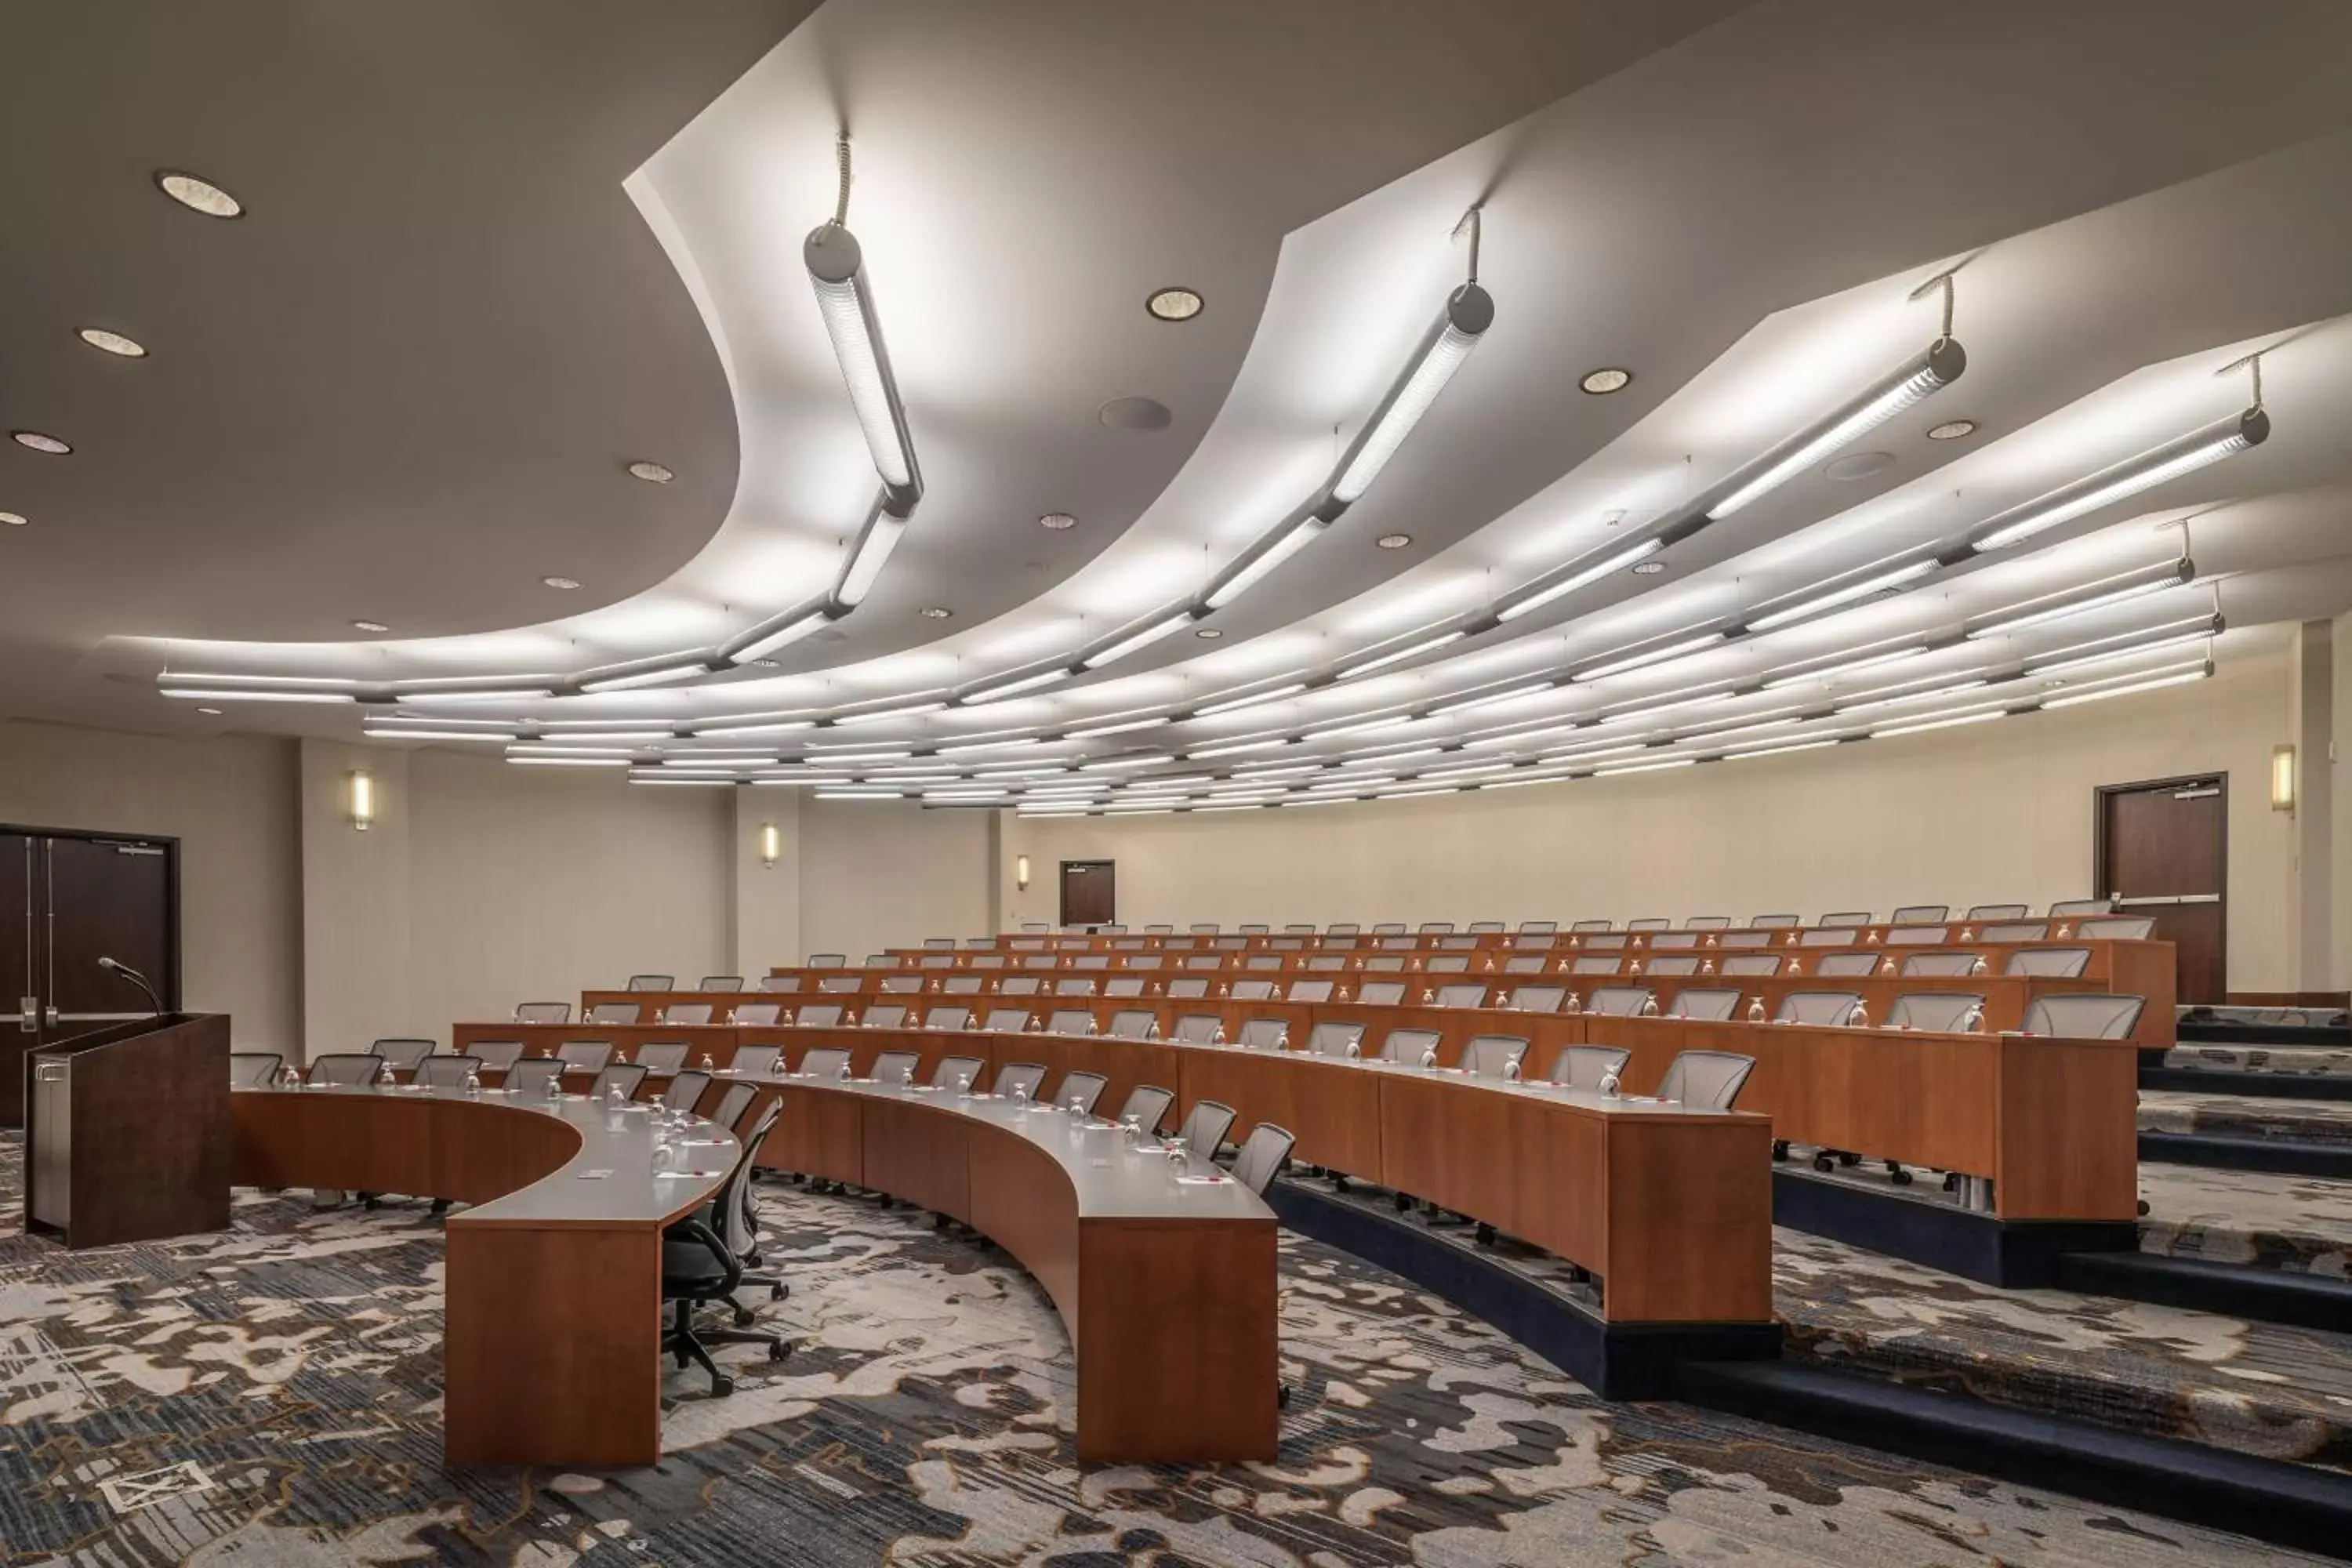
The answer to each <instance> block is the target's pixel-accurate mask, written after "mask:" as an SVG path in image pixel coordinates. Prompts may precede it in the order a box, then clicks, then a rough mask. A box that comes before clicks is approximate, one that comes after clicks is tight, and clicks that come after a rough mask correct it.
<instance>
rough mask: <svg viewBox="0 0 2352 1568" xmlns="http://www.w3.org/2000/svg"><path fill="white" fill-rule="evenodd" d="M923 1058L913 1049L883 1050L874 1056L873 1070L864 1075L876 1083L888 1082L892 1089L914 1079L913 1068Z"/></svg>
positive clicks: (920, 1063) (918, 1064) (919, 1063)
mask: <svg viewBox="0 0 2352 1568" xmlns="http://www.w3.org/2000/svg"><path fill="white" fill-rule="evenodd" d="M922 1062H923V1058H921V1057H919V1056H917V1055H916V1054H915V1053H914V1052H913V1051H883V1052H881V1053H879V1054H878V1055H877V1056H876V1057H875V1058H874V1070H873V1071H872V1072H870V1073H868V1074H867V1075H866V1076H867V1077H868V1078H871V1079H873V1080H874V1081H875V1082H876V1083H884V1084H888V1085H889V1086H890V1087H892V1088H893V1089H895V1088H897V1087H898V1085H900V1084H902V1083H909V1084H910V1083H912V1082H914V1081H915V1069H916V1068H919V1067H920V1066H921V1065H922Z"/></svg>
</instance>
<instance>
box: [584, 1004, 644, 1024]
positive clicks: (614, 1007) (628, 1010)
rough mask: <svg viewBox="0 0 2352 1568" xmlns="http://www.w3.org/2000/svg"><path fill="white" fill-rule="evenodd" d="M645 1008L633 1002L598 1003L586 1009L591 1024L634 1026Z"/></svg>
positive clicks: (642, 1015)
mask: <svg viewBox="0 0 2352 1568" xmlns="http://www.w3.org/2000/svg"><path fill="white" fill-rule="evenodd" d="M645 1012H646V1010H645V1007H644V1005H642V1004H640V1003H635V1002H599V1003H597V1004H596V1005H594V1006H593V1007H591V1008H589V1009H588V1022H589V1023H592V1024H634V1023H635V1022H636V1021H637V1020H638V1019H640V1018H642V1017H644V1016H645Z"/></svg>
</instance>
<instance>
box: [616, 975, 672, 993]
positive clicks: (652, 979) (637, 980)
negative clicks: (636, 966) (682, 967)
mask: <svg viewBox="0 0 2352 1568" xmlns="http://www.w3.org/2000/svg"><path fill="white" fill-rule="evenodd" d="M622 989H623V990H625V991H675V990H677V975H675V974H632V975H630V976H629V983H628V984H626V985H625V986H623V987H622Z"/></svg>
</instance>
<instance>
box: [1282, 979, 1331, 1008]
mask: <svg viewBox="0 0 2352 1568" xmlns="http://www.w3.org/2000/svg"><path fill="white" fill-rule="evenodd" d="M1282 999H1283V1000H1284V1001H1286V1002H1297V1003H1305V1004H1307V1005H1314V1004H1317V1003H1322V1002H1328V1001H1329V1000H1331V982H1330V981H1328V980H1294V981H1292V982H1291V983H1290V989H1289V990H1287V991H1286V992H1284V993H1283V995H1282Z"/></svg>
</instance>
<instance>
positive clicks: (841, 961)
mask: <svg viewBox="0 0 2352 1568" xmlns="http://www.w3.org/2000/svg"><path fill="white" fill-rule="evenodd" d="M848 967H849V954H847V953H845V952H812V953H810V954H809V959H808V963H806V964H804V965H803V968H807V969H846V968H848Z"/></svg>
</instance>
